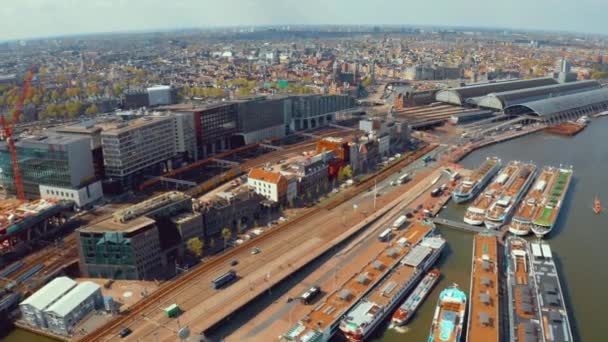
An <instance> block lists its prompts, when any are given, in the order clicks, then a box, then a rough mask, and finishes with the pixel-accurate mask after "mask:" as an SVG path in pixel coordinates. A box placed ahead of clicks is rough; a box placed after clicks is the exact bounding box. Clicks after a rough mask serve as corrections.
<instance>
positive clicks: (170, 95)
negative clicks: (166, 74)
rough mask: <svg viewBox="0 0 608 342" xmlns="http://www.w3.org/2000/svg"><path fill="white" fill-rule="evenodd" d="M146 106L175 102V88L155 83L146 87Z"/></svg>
mask: <svg viewBox="0 0 608 342" xmlns="http://www.w3.org/2000/svg"><path fill="white" fill-rule="evenodd" d="M146 92H147V93H148V106H151V107H154V106H162V105H170V104H174V103H177V90H176V89H175V88H174V87H172V86H167V85H157V86H154V87H150V88H147V89H146Z"/></svg>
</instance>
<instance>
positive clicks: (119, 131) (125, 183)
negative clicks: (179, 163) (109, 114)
mask: <svg viewBox="0 0 608 342" xmlns="http://www.w3.org/2000/svg"><path fill="white" fill-rule="evenodd" d="M175 120H176V119H175V117H173V116H146V117H143V118H138V119H134V120H131V121H126V122H121V123H118V124H103V125H100V126H101V127H102V128H103V131H102V133H101V146H102V148H103V157H104V162H105V172H106V178H108V179H107V181H106V182H107V183H108V184H109V185H115V186H111V187H112V188H116V189H117V190H118V191H119V192H123V191H125V190H127V189H133V188H135V187H136V186H137V185H138V184H139V183H141V182H143V181H144V180H145V179H146V177H148V176H158V175H160V174H161V173H163V172H166V171H167V170H170V169H171V167H172V166H171V163H172V159H173V158H174V157H176V154H177V152H176V146H175V144H176V137H175V131H176V123H175ZM108 188H110V186H109V187H108Z"/></svg>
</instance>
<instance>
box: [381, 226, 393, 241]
mask: <svg viewBox="0 0 608 342" xmlns="http://www.w3.org/2000/svg"><path fill="white" fill-rule="evenodd" d="M391 235H392V233H391V228H387V229H385V230H384V231H383V232H382V233H380V235H378V240H380V241H388V240H390V239H391Z"/></svg>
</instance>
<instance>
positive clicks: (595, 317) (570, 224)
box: [5, 118, 608, 342]
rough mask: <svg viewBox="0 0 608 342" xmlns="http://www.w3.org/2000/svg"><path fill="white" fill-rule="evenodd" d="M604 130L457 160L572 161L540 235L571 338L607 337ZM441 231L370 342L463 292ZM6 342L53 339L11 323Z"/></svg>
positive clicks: (415, 326) (389, 339)
mask: <svg viewBox="0 0 608 342" xmlns="http://www.w3.org/2000/svg"><path fill="white" fill-rule="evenodd" d="M606 132H608V118H600V119H596V120H594V121H593V122H592V123H591V124H590V125H589V127H587V129H585V130H584V131H583V132H581V133H580V134H579V135H577V136H575V137H561V136H553V135H549V134H545V133H536V134H532V135H528V136H525V137H522V138H518V139H515V140H511V141H507V142H504V143H501V144H497V145H493V146H489V147H486V148H483V149H481V150H478V151H475V152H474V153H472V154H471V155H469V156H468V157H467V158H466V159H464V160H463V161H462V164H463V165H464V166H465V167H467V168H475V167H477V166H478V165H479V164H480V163H481V162H482V161H483V160H484V159H485V158H486V157H488V156H498V157H500V158H502V159H503V162H505V163H506V162H507V161H509V160H513V159H517V160H523V161H533V162H534V163H536V165H537V166H539V167H542V166H544V165H554V166H559V165H560V164H563V165H572V166H573V167H574V179H573V182H572V184H571V187H570V189H569V191H568V194H567V196H566V200H565V203H564V205H563V209H562V212H561V213H560V216H559V220H558V223H557V225H556V227H555V228H554V230H553V232H552V233H551V234H550V235H548V236H547V237H546V240H547V241H548V242H549V243H550V244H551V247H552V249H553V252H554V254H555V256H556V257H557V259H558V267H559V272H560V273H561V275H562V285H564V288H565V291H566V293H565V295H566V297H567V304H568V308H569V311H570V319H571V322H572V324H573V328H574V334H575V336H576V340H577V341H608V336H607V334H606V333H605V331H606V328H605V327H603V326H602V325H603V320H604V317H603V316H602V312H605V311H604V309H605V308H608V296H607V295H606V288H607V286H606V285H607V284H608V268H607V267H605V266H604V260H606V259H605V258H606V254H605V253H606V251H608V224H607V223H608V212H606V213H605V214H603V215H595V214H594V213H593V211H592V206H593V198H594V196H596V195H598V196H600V198H603V199H604V203H608V144H605V143H604V142H603V139H604V137H605V136H606ZM465 208H466V207H465V206H462V205H456V204H453V203H450V204H449V205H448V207H447V208H446V209H445V210H444V211H443V212H442V213H441V214H440V216H442V217H446V218H450V219H458V220H459V219H461V218H462V216H463V214H464V210H465ZM441 230H442V233H443V235H444V236H445V237H446V239H447V240H448V243H449V248H448V249H447V251H446V253H445V254H444V256H443V257H442V259H441V260H440V264H439V267H440V268H441V271H442V273H443V278H442V280H441V282H440V283H439V284H438V285H437V287H436V288H435V289H434V291H433V292H432V293H431V295H430V296H429V298H428V299H427V301H426V302H425V303H424V305H423V306H422V307H421V308H420V310H419V311H418V312H417V313H416V315H415V316H414V318H413V320H412V321H411V322H410V323H409V324H408V325H407V326H406V327H405V328H404V329H400V330H395V329H387V330H385V331H384V332H380V333H377V334H376V336H375V337H374V339H373V341H382V342H397V341H405V340H407V341H425V340H426V338H427V336H428V331H429V328H430V323H431V320H432V316H433V312H434V309H435V304H436V300H437V297H438V295H439V292H440V291H441V290H442V289H443V288H445V287H447V286H449V285H451V284H453V283H457V284H458V285H459V286H460V287H461V288H462V289H463V290H466V291H468V289H469V282H470V279H469V275H470V269H471V256H472V243H473V235H471V234H467V233H462V232H459V231H453V230H450V229H447V228H442V229H441ZM259 304H262V303H259ZM261 306H262V305H261ZM386 325H388V324H386ZM386 325H385V326H386ZM5 341H7V342H18V341H19V342H21V341H28V342H29V341H32V342H49V341H52V340H50V339H46V338H41V337H34V336H33V335H31V334H28V333H25V332H23V331H19V330H16V331H15V332H13V333H12V334H11V335H9V336H8V337H7V338H6V339H5Z"/></svg>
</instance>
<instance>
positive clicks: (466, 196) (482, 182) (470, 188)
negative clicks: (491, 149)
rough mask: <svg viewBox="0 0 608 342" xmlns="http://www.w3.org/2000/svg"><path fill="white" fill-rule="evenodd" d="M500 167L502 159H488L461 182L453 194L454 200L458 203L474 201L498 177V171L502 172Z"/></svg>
mask: <svg viewBox="0 0 608 342" xmlns="http://www.w3.org/2000/svg"><path fill="white" fill-rule="evenodd" d="M500 166H501V161H500V159H498V158H488V159H486V161H485V162H484V163H483V164H481V166H480V167H479V168H478V169H477V170H475V172H474V173H473V174H472V175H471V176H469V177H465V178H464V179H463V180H462V181H460V183H459V184H458V186H456V189H454V192H453V193H452V200H454V202H456V203H464V202H466V201H470V200H472V199H473V198H474V197H475V196H477V194H478V193H479V192H480V191H481V189H483V188H484V187H485V186H486V185H487V184H488V182H489V181H490V179H492V177H494V175H496V173H497V172H498V170H500Z"/></svg>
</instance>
